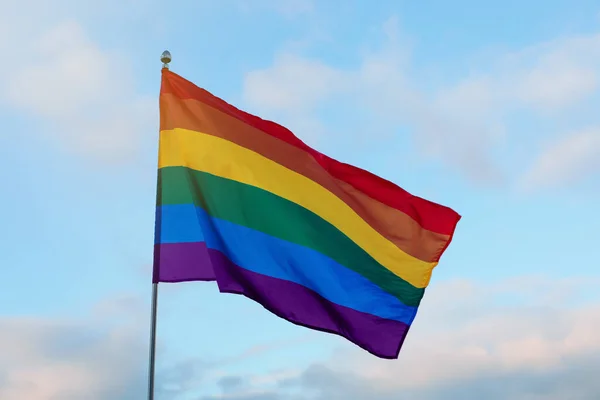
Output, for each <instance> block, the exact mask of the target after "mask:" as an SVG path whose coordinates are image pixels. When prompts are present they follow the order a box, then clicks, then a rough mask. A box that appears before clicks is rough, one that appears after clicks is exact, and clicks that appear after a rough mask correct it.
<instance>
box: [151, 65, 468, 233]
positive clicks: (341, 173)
mask: <svg viewBox="0 0 600 400" xmlns="http://www.w3.org/2000/svg"><path fill="white" fill-rule="evenodd" d="M160 92H161V94H165V93H171V94H174V95H175V96H177V97H178V98H179V99H195V100H198V101H200V102H201V103H203V104H204V105H205V106H209V107H212V108H214V109H216V110H219V111H221V112H223V113H225V114H227V115H229V116H230V117H232V118H236V119H237V120H239V121H240V122H242V123H244V124H246V125H250V126H252V127H254V128H256V129H258V130H259V131H261V132H263V133H264V134H266V135H269V136H272V137H274V138H277V139H279V140H282V141H284V142H286V143H288V144H290V145H292V146H294V147H296V148H298V149H300V150H302V151H304V152H306V153H307V154H309V155H311V156H312V157H314V159H315V160H316V162H317V163H318V164H319V165H320V166H321V167H322V168H323V169H325V171H327V173H328V174H329V175H332V177H333V178H335V179H339V180H342V181H344V182H346V183H348V184H350V185H352V186H353V187H355V188H356V189H358V190H360V191H361V192H362V193H364V194H366V195H368V196H369V197H371V198H373V199H376V200H378V201H379V202H381V203H384V204H386V205H388V206H390V207H392V208H395V209H397V210H400V211H402V212H403V213H405V214H406V215H408V216H409V217H411V218H412V219H413V220H415V221H416V222H417V223H418V224H419V225H420V226H421V227H423V228H425V229H428V230H430V231H432V232H437V233H441V234H445V235H450V240H452V235H453V234H454V230H455V229H456V224H457V223H458V221H459V220H460V215H458V214H457V213H456V212H455V211H454V210H452V209H451V208H449V207H445V206H443V205H441V204H437V203H434V202H432V201H429V200H426V199H423V198H421V197H418V196H414V195H412V194H410V193H409V192H407V191H406V190H404V189H402V188H401V187H399V186H398V185H395V184H394V183H392V182H390V181H387V180H385V179H383V178H381V177H379V176H377V175H374V174H372V173H370V172H368V171H365V170H363V169H360V168H357V167H354V166H352V165H349V164H345V163H341V162H339V161H337V160H334V159H333V158H331V157H328V156H326V155H324V154H322V153H319V152H318V151H317V150H315V149H313V148H311V147H309V146H308V145H306V144H305V143H304V142H302V141H301V140H300V139H299V138H297V137H296V136H295V135H294V134H293V133H292V132H291V131H290V130H289V129H287V128H285V127H283V126H281V125H279V124H277V123H275V122H271V121H267V120H264V119H261V118H259V117H257V116H255V115H252V114H249V113H246V112H244V111H242V110H239V109H238V108H236V107H234V106H233V105H231V104H228V103H227V102H225V101H223V100H222V99H220V98H218V97H216V96H214V95H212V94H211V93H209V92H208V91H206V90H204V89H201V88H199V87H198V86H196V85H195V84H193V83H192V82H190V81H188V80H186V79H184V78H183V77H181V76H179V75H177V74H175V73H173V72H171V71H169V70H167V69H163V72H162V84H161V89H160ZM447 244H448V243H447Z"/></svg>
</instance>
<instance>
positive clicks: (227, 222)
mask: <svg viewBox="0 0 600 400" xmlns="http://www.w3.org/2000/svg"><path fill="white" fill-rule="evenodd" d="M459 219H460V216H459V215H458V214H457V213H456V212H455V211H453V210H452V209H450V208H448V207H445V206H442V205H439V204H436V203H433V202H430V201H428V200H425V199H423V198H420V197H417V196H414V195H412V194H410V193H408V192H406V191H405V190H403V189H401V188H400V187H398V186H396V185H395V184H393V183H391V182H389V181H386V180H384V179H382V178H380V177H378V176H375V175H373V174H371V173H369V172H367V171H365V170H362V169H359V168H356V167H353V166H351V165H348V164H344V163H341V162H338V161H336V160H334V159H332V158H330V157H327V156H325V155H323V154H321V153H319V152H318V151H316V150H314V149H312V148H310V147H309V146H308V145H306V144H305V143H304V142H302V141H301V140H300V139H298V138H297V137H296V136H295V135H294V134H293V133H292V132H290V131H289V130H288V129H286V128H284V127H283V126H281V125H278V124H276V123H274V122H270V121H266V120H263V119H261V118H259V117H256V116H253V115H250V114H248V113H246V112H243V111H241V110H239V109H237V108H235V107H234V106H232V105H230V104H228V103H226V102H225V101H223V100H221V99H219V98H217V97H215V96H213V95H212V94H210V93H209V92H207V91H206V90H204V89H201V88H199V87H197V86H196V85H194V84H193V83H191V82H189V81H187V80H185V79H184V78H182V77H180V76H179V75H177V74H175V73H173V72H171V71H169V70H168V69H163V72H162V83H161V91H160V140H159V169H158V189H157V208H156V229H155V249H154V273H153V282H155V283H157V282H183V281H195V280H196V281H216V282H217V285H218V287H219V290H220V291H221V292H224V293H236V294H241V295H244V296H246V297H247V298H250V299H252V300H254V301H256V302H258V303H259V304H261V305H262V306H263V307H265V308H266V309H267V310H269V311H270V312H272V313H273V314H276V315H277V316H279V317H281V318H284V319H285V320H287V321H290V322H292V323H295V324H297V325H301V326H305V327H309V328H312V329H317V330H320V331H324V332H330V333H334V334H338V335H341V336H343V337H345V338H346V339H348V340H350V341H351V342H353V343H354V344H356V345H358V346H360V347H362V348H363V349H365V350H367V351H369V352H371V353H372V354H374V355H376V356H378V357H381V358H397V357H398V354H399V351H400V348H401V347H402V343H403V342H404V339H405V337H406V335H407V333H408V330H409V328H410V326H411V323H412V322H413V320H414V318H415V315H416V313H417V308H418V306H419V303H420V301H421V298H422V297H423V293H424V291H425V287H426V286H427V285H428V283H429V280H430V277H431V273H432V270H433V268H434V267H435V266H436V265H437V263H438V261H439V259H440V257H441V255H442V253H443V252H444V251H445V250H446V248H447V246H448V245H449V244H450V241H451V240H452V236H453V234H454V230H455V227H456V225H457V223H458V221H459Z"/></svg>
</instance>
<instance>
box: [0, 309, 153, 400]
mask: <svg viewBox="0 0 600 400" xmlns="http://www.w3.org/2000/svg"><path fill="white" fill-rule="evenodd" d="M123 301H124V300H123V299H121V300H120V301H119V303H120V304H121V305H122V304H124V303H123ZM125 303H130V302H127V301H125ZM100 309H101V310H102V311H101V312H100V313H94V314H92V316H91V318H90V319H81V320H76V319H44V318H27V317H14V318H2V319H0V353H1V354H2V357H0V398H2V399H5V400H22V399H28V400H52V399H65V400H68V399H72V400H75V399H84V398H85V399H86V400H105V399H115V400H121V399H122V400H130V399H132V398H137V397H138V396H139V393H140V391H142V390H143V389H144V387H145V368H144V365H145V363H144V362H145V358H146V357H147V345H146V340H147V339H146V337H147V334H146V332H145V330H143V329H142V328H141V325H139V324H138V321H139V318H137V316H138V314H139V313H140V310H139V309H138V307H133V309H132V308H131V307H129V308H128V309H127V311H126V312H123V310H122V309H115V308H114V307H113V306H111V305H110V304H107V305H106V306H103V305H100ZM130 318H131V319H130ZM132 320H133V321H134V322H132ZM144 322H146V321H144ZM146 325H147V324H146V323H144V325H143V326H144V328H145V327H146ZM141 334H143V338H144V340H140V339H141V336H140V335H141Z"/></svg>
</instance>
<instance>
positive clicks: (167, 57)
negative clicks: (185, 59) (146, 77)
mask: <svg viewBox="0 0 600 400" xmlns="http://www.w3.org/2000/svg"><path fill="white" fill-rule="evenodd" d="M160 61H162V63H163V68H166V69H169V63H170V62H171V53H170V52H169V50H165V51H163V52H162V54H161V55H160Z"/></svg>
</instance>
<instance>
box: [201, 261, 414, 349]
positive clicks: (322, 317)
mask: <svg viewBox="0 0 600 400" xmlns="http://www.w3.org/2000/svg"><path fill="white" fill-rule="evenodd" d="M208 254H209V256H210V260H211V262H212V265H213V268H214V270H215V273H216V275H217V283H218V285H219V291H221V292H224V293H235V294H241V295H243V296H246V297H248V298H250V299H252V300H254V301H256V302H258V303H260V304H261V305H262V306H263V307H264V308H266V309H267V310H269V311H270V312H272V313H273V314H275V315H277V316H279V317H281V318H283V319H285V320H288V321H290V322H292V323H294V324H296V325H300V326H304V327H307V328H311V329H316V330H319V331H323V332H328V333H333V334H337V335H340V336H343V337H345V338H346V339H348V340H350V341H351V342H353V343H355V344H356V345H358V346H360V347H362V348H363V349H365V350H367V351H368V352H370V353H372V354H374V355H376V356H378V357H381V358H390V359H395V358H398V353H399V352H400V347H401V346H402V343H403V342H404V338H405V337H406V334H407V333H408V328H409V326H408V325H406V324H404V323H402V322H398V321H392V320H389V319H383V318H380V317H376V316H374V315H371V314H367V313H363V312H360V311H356V310H353V309H351V308H347V307H343V306H340V305H337V304H334V303H331V302H329V301H327V300H325V299H324V298H323V297H321V296H320V295H318V294H317V293H316V292H314V291H312V290H310V289H307V288H305V287H304V286H302V285H299V284H297V283H294V282H290V281H285V280H282V279H277V278H271V277H269V276H266V275H262V274H257V273H255V272H252V271H248V270H246V269H243V268H240V267H238V266H237V265H235V264H233V263H232V262H231V261H230V260H229V259H228V258H227V257H226V256H225V255H224V254H223V253H221V252H219V251H217V250H213V249H209V250H208Z"/></svg>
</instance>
